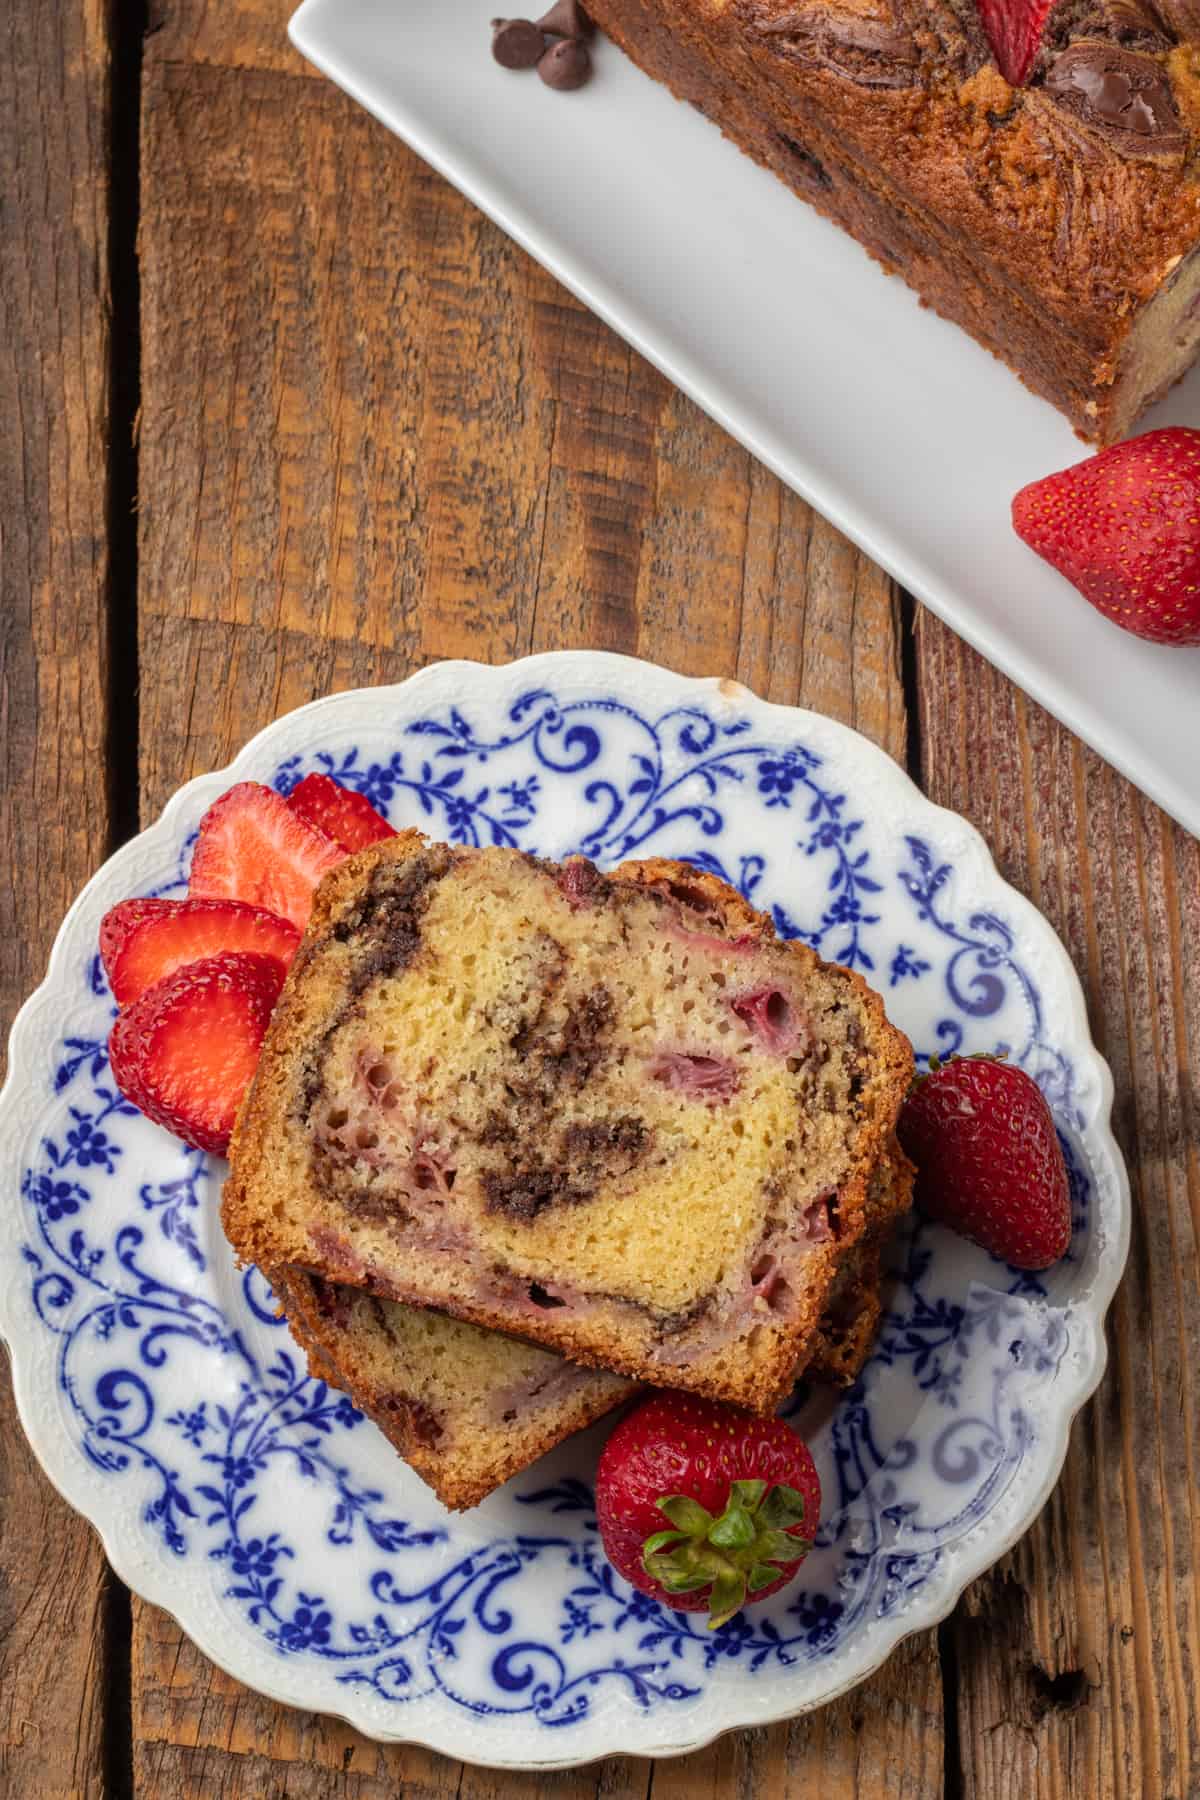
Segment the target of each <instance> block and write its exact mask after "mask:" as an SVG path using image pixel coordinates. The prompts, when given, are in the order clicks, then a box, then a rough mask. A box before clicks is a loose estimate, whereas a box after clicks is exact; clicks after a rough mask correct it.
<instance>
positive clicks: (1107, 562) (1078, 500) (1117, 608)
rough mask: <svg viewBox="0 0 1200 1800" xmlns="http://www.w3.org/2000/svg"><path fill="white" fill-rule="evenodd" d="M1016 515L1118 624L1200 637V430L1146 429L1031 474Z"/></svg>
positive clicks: (1187, 638) (1178, 637)
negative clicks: (1068, 464) (1036, 477)
mask: <svg viewBox="0 0 1200 1800" xmlns="http://www.w3.org/2000/svg"><path fill="white" fill-rule="evenodd" d="M1012 517H1013V526H1014V528H1015V530H1016V532H1017V535H1018V537H1021V538H1024V540H1025V542H1026V543H1027V544H1028V545H1029V547H1030V549H1031V550H1036V551H1037V553H1038V555H1039V556H1044V557H1045V559H1046V561H1047V562H1048V563H1052V564H1053V565H1054V567H1055V568H1056V569H1057V570H1058V571H1059V573H1060V574H1061V575H1065V576H1066V578H1067V580H1068V581H1071V582H1074V584H1075V586H1076V587H1077V588H1078V589H1079V591H1080V593H1081V594H1082V595H1083V597H1084V599H1085V600H1090V601H1091V603H1092V605H1093V606H1094V607H1096V608H1097V610H1098V611H1100V612H1102V613H1103V614H1104V616H1105V618H1106V619H1111V620H1112V622H1113V624H1114V625H1121V626H1124V628H1125V630H1126V631H1132V632H1133V633H1134V634H1135V636H1137V637H1144V638H1151V639H1153V641H1154V642H1155V643H1159V644H1200V431H1187V430H1185V429H1184V428H1183V427H1182V426H1172V427H1171V428H1170V429H1169V430H1167V431H1147V432H1145V433H1143V435H1142V436H1141V437H1135V438H1130V439H1129V441H1128V442H1127V443H1124V444H1114V445H1113V447H1112V449H1111V450H1101V452H1100V454H1099V455H1098V456H1092V457H1089V458H1088V459H1087V461H1086V462H1081V463H1076V464H1075V465H1074V467H1073V468H1070V469H1063V470H1062V471H1061V472H1060V473H1059V474H1057V475H1047V476H1046V477H1045V478H1044V479H1043V480H1042V481H1032V482H1030V484H1029V486H1028V487H1024V488H1022V489H1021V491H1020V493H1019V494H1018V495H1017V497H1016V499H1015V500H1014V501H1013V506H1012Z"/></svg>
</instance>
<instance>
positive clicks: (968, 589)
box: [291, 0, 1200, 834]
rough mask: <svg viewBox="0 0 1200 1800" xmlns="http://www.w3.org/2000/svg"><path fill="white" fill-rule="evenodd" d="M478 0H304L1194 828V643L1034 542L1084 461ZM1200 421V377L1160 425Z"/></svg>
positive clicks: (407, 103)
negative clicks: (549, 61) (1048, 494)
mask: <svg viewBox="0 0 1200 1800" xmlns="http://www.w3.org/2000/svg"><path fill="white" fill-rule="evenodd" d="M492 11H494V8H492V7H489V6H487V5H485V4H483V0H305V4H304V5H302V6H301V7H300V10H299V11H298V12H297V13H296V15H295V17H294V18H293V20H292V24H291V35H292V38H293V40H294V41H295V43H296V44H297V46H298V47H299V49H300V50H301V51H302V52H303V53H304V55H305V56H306V57H308V58H309V60H310V61H311V62H313V63H314V64H315V65H316V66H317V67H318V68H319V69H322V70H323V71H324V72H325V73H326V74H327V75H329V76H330V77H331V78H332V79H333V80H334V81H336V82H337V83H338V84H339V85H340V86H341V87H343V88H345V89H346V91H347V92H348V93H350V94H352V95H353V96H354V97H355V98H356V99H357V100H359V101H361V103H362V104H363V105H364V106H366V107H368V108H369V109H370V111H371V112H373V113H374V114H375V115H376V117H377V118H379V119H381V120H382V121H383V123H384V124H385V125H387V126H389V127H390V128H391V129H392V130H393V131H395V132H397V133H398V134H399V135H400V136H401V137H403V138H404V139H405V140H406V141H407V142H408V143H409V144H411V145H412V146H413V148H414V149H415V150H416V151H417V152H418V153H419V154H420V155H421V156H423V157H424V158H425V159H426V160H427V161H428V162H430V163H432V164H433V166H434V167H435V168H436V169H438V170H439V171H440V172H441V173H442V174H443V175H445V176H446V177H447V179H448V180H450V181H452V182H453V183H454V185H455V186H456V187H458V188H460V189H461V190H462V191H463V193H465V194H467V195H468V196H469V197H470V198H471V199H472V200H473V201H474V202H475V203H476V204H477V205H478V206H480V207H482V209H483V210H484V212H486V213H488V214H489V215H490V217H492V218H493V219H495V220H496V222H497V223H498V224H499V225H500V226H502V227H503V229H504V230H505V231H507V232H508V233H509V234H510V235H511V236H512V237H514V238H515V239H516V240H517V242H518V243H520V244H521V245H523V246H524V248H525V249H526V250H528V251H529V252H530V254H531V255H533V256H535V257H536V258H537V259H538V261H539V262H541V263H544V264H545V266H546V267H547V268H548V269H550V270H551V271H552V272H553V274H555V275H556V276H557V277H558V279H559V280H560V281H562V282H564V283H565V285H566V286H567V287H569V288H570V289H571V290H572V291H573V292H574V293H576V294H577V295H578V296H579V297H580V299H582V300H583V301H585V302H586V303H587V305H588V306H590V307H591V308H592V309H593V310H594V311H595V312H597V313H599V314H600V316H601V317H602V318H603V319H606V320H607V321H608V323H609V324H610V325H612V326H613V327H614V329H615V330H617V331H619V332H620V333H621V335H622V336H623V337H625V338H627V339H628V340H629V342H630V343H632V344H633V345H634V346H635V347H636V348H637V349H638V350H639V351H640V352H641V353H642V354H643V355H644V356H646V357H648V358H649V360H650V361H651V362H653V363H655V364H656V365H657V366H658V367H659V368H660V369H661V370H662V371H663V373H664V374H665V375H667V376H669V377H670V379H671V380H672V381H674V382H675V383H676V384H677V385H678V386H679V387H681V388H682V389H683V390H684V391H685V392H686V393H688V394H690V395H691V396H692V398H693V399H694V400H696V401H697V402H698V404H699V405H701V406H702V407H703V408H704V409H705V411H706V412H708V413H710V414H711V415H712V416H713V418H715V419H717V420H718V421H719V422H720V423H721V424H722V425H723V426H724V427H725V428H726V430H728V431H729V432H731V433H732V434H733V436H734V437H736V438H738V439H739V440H740V441H741V442H742V443H743V444H745V445H746V447H747V448H748V449H749V450H751V451H752V452H753V453H754V454H755V455H756V456H757V457H759V458H760V459H761V461H763V462H764V463H766V464H767V465H768V467H769V468H771V469H773V470H774V471H775V473H776V474H777V475H779V476H780V477H781V478H782V479H783V480H784V481H786V482H787V483H788V484H789V486H791V487H793V488H795V489H796V490H797V492H799V493H801V494H803V495H804V497H805V499H807V500H809V501H811V503H812V504H813V505H814V506H815V507H816V508H817V509H818V511H820V512H822V513H824V515H825V516H826V518H828V519H830V520H832V522H833V523H834V524H835V525H836V526H837V527H838V529H839V530H841V531H843V532H845V534H846V535H847V536H848V537H850V538H853V539H854V541H855V542H856V543H857V544H859V545H861V547H862V548H863V549H864V550H865V551H866V552H867V554H868V555H869V556H871V557H873V558H874V559H875V561H876V562H879V563H881V564H882V565H883V566H884V567H885V568H886V569H888V570H890V572H891V573H892V574H893V575H894V576H895V577H896V579H897V581H899V582H901V583H902V585H903V586H904V587H906V588H907V589H908V590H909V591H910V592H911V593H913V594H915V595H916V596H917V597H918V598H919V599H921V600H923V601H924V602H925V604H926V605H927V606H929V607H931V608H932V609H933V611H934V612H936V613H938V614H939V615H940V616H941V617H942V618H943V619H945V620H946V622H947V623H948V624H949V625H952V626H953V627H954V629H955V630H956V631H958V632H960V633H961V634H962V636H963V637H965V638H966V639H967V640H968V642H969V643H972V644H974V645H975V647H976V648H977V649H978V650H980V651H982V653H983V654H984V655H985V656H986V657H988V658H989V660H990V661H992V662H994V663H996V664H997V666H998V667H999V668H1001V669H1003V670H1004V671H1005V672H1006V673H1007V674H1009V675H1011V676H1012V678H1013V680H1014V681H1016V682H1018V683H1019V684H1020V685H1021V686H1022V687H1023V688H1025V689H1026V691H1027V692H1028V693H1030V694H1032V695H1033V697H1034V698H1035V699H1036V700H1039V701H1040V702H1041V703H1042V704H1043V705H1044V706H1046V707H1048V708H1049V709H1050V711H1051V712H1053V713H1055V714H1056V715H1057V716H1058V717H1059V718H1060V719H1062V720H1063V722H1064V723H1065V724H1067V725H1069V726H1070V727H1071V729H1072V730H1073V731H1076V732H1078V734H1079V735H1080V737H1082V738H1084V739H1086V741H1087V742H1088V743H1089V744H1091V745H1092V746H1093V747H1094V748H1095V749H1096V750H1098V751H1099V752H1100V754H1101V755H1102V756H1104V757H1106V758H1107V760H1108V761H1109V762H1111V763H1112V764H1113V765H1114V766H1115V767H1116V768H1118V769H1120V770H1121V772H1122V773H1123V774H1125V775H1127V776H1129V778H1130V779H1131V780H1132V781H1135V782H1136V783H1137V784H1138V786H1139V787H1142V788H1144V789H1145V791H1146V792H1147V793H1148V794H1150V795H1151V796H1152V798H1153V799H1155V800H1157V801H1158V803H1159V805H1160V806H1163V807H1165V808H1166V810H1167V811H1168V812H1170V813H1172V814H1173V815H1174V816H1175V818H1177V819H1178V820H1180V822H1181V823H1182V824H1184V825H1185V826H1187V828H1188V830H1189V831H1192V832H1195V833H1197V834H1200V756H1198V755H1197V752H1198V751H1200V648H1196V649H1186V650H1181V649H1172V648H1170V647H1164V646H1162V645H1155V644H1147V643H1143V642H1141V641H1139V640H1138V639H1136V638H1132V637H1130V636H1129V635H1128V634H1127V633H1124V632H1121V631H1119V630H1117V628H1116V627H1114V626H1112V625H1110V624H1108V623H1107V621H1105V620H1104V619H1102V618H1101V617H1100V616H1099V615H1098V614H1096V613H1094V612H1093V610H1092V609H1091V607H1089V606H1088V604H1087V603H1086V601H1084V600H1082V599H1081V598H1080V597H1079V596H1078V595H1077V594H1076V593H1075V592H1074V590H1073V589H1072V588H1070V587H1069V586H1068V585H1067V584H1066V583H1065V582H1064V581H1063V580H1062V579H1061V578H1060V577H1059V576H1058V575H1056V574H1055V573H1054V571H1053V570H1051V569H1050V568H1049V567H1048V566H1047V565H1045V564H1044V563H1042V562H1040V561H1039V559H1038V558H1037V557H1035V556H1034V555H1033V553H1032V552H1031V551H1029V550H1027V549H1026V548H1025V546H1024V545H1023V544H1022V543H1021V542H1020V541H1019V539H1018V538H1017V537H1016V536H1015V535H1014V533H1013V531H1012V529H1011V526H1010V523H1009V503H1010V500H1011V498H1012V496H1013V494H1014V493H1015V492H1016V491H1017V489H1018V488H1020V487H1022V486H1024V484H1025V483H1026V482H1027V481H1030V480H1033V479H1034V478H1035V477H1037V476H1040V475H1043V474H1048V473H1049V472H1050V471H1051V470H1053V469H1058V468H1062V467H1064V466H1065V465H1067V464H1068V463H1072V462H1078V461H1079V460H1080V458H1081V457H1082V456H1083V455H1085V454H1086V452H1085V449H1084V446H1083V445H1081V444H1080V443H1079V441H1078V439H1076V438H1075V437H1074V435H1073V434H1072V432H1071V429H1070V427H1069V426H1068V425H1067V424H1066V422H1065V420H1063V419H1062V418H1061V417H1060V416H1059V415H1058V414H1057V413H1056V412H1055V411H1054V410H1053V409H1052V408H1051V407H1050V406H1048V405H1047V404H1046V403H1045V402H1044V401H1041V400H1038V399H1036V398H1035V397H1034V396H1033V395H1032V394H1030V393H1028V392H1027V391H1026V389H1025V388H1023V387H1022V386H1021V384H1020V382H1019V381H1018V380H1017V379H1016V377H1015V376H1014V375H1012V374H1010V373H1009V371H1008V370H1007V369H1005V368H1004V367H1003V366H1002V365H1001V364H1000V363H998V362H997V361H996V360H995V359H994V358H993V357H991V356H990V355H989V354H988V353H987V351H985V350H982V349H980V348H979V346H978V345H976V344H975V343H973V342H972V341H971V339H970V338H968V337H967V336H965V334H964V333H962V332H961V331H959V330H957V329H956V327H954V326H953V325H949V324H947V323H946V322H945V321H944V320H941V319H938V318H937V317H935V316H934V314H932V313H930V312H926V311H924V310H923V309H922V308H921V307H920V306H919V305H918V303H917V300H916V298H915V296H914V295H913V294H912V293H911V292H910V291H909V289H908V288H906V287H905V286H904V284H903V283H902V282H900V281H898V280H895V279H893V278H890V277H888V276H886V275H884V274H883V272H882V271H881V270H880V269H879V268H878V267H877V266H876V265H875V264H874V263H873V262H871V260H870V259H869V257H868V256H867V255H866V254H865V252H864V251H862V250H860V249H859V248H858V246H857V245H856V244H855V243H853V242H852V241H851V240H850V239H849V238H848V237H846V236H845V235H844V234H843V233H842V232H840V231H839V230H838V229H837V228H836V227H835V226H833V225H830V224H828V223H827V222H826V221H825V220H823V219H821V218H819V217H818V216H817V214H816V213H814V212H812V211H811V209H810V208H809V207H807V206H805V205H804V204H803V202H801V201H800V200H798V199H797V198H796V197H795V196H794V195H793V194H792V193H791V192H790V191H789V190H788V189H786V188H785V187H784V186H783V184H782V183H781V182H779V181H778V180H776V178H775V177H774V176H772V175H770V174H768V173H766V172H765V171H763V170H761V169H759V168H758V167H756V166H755V165H754V164H753V163H751V162H750V160H749V159H748V158H747V157H744V156H742V155H740V154H739V153H738V152H737V150H735V149H734V148H733V146H732V145H731V144H729V143H728V142H726V140H725V139H723V138H722V137H721V135H720V133H719V132H718V131H717V130H716V128H715V127H714V126H712V125H711V124H709V123H708V122H707V121H706V120H705V119H703V118H702V117H701V116H700V115H699V114H698V113H696V112H694V111H693V110H692V109H691V108H689V107H686V106H681V105H679V104H678V103H677V102H676V101H675V100H673V99H672V97H671V95H670V94H669V93H668V92H667V91H666V90H665V89H664V88H661V87H659V86H658V85H657V84H656V83H654V82H652V81H650V80H649V79H648V78H647V77H646V76H644V75H642V74H641V73H640V71H639V70H637V69H636V68H635V67H634V66H633V65H632V64H631V63H629V62H628V61H627V60H626V58H625V57H624V56H622V55H621V54H620V52H619V51H617V50H616V48H615V47H614V46H613V45H611V44H607V43H605V42H603V41H601V42H599V43H598V45H597V48H596V65H597V66H596V75H595V78H594V80H593V81H592V82H591V84H590V85H589V86H588V87H586V88H584V89H583V90H581V91H580V92H579V93H575V94H559V93H554V92H552V91H551V90H549V89H548V88H546V87H545V86H544V84H543V83H542V82H540V81H539V80H538V79H537V77H536V75H534V74H533V73H532V72H526V73H525V74H523V75H515V74H510V73H507V72H505V71H504V70H502V69H500V68H498V67H497V65H496V64H495V63H494V62H493V61H492V58H491V54H490V31H489V23H488V22H489V17H490V14H491V12H492ZM1146 423H1147V425H1163V424H1191V425H1200V370H1197V371H1194V372H1193V374H1192V375H1191V376H1190V377H1189V379H1188V380H1187V381H1185V382H1184V383H1183V384H1182V385H1181V386H1180V387H1179V388H1177V389H1176V390H1175V392H1174V393H1173V394H1172V395H1171V396H1170V397H1169V399H1168V400H1167V401H1166V402H1165V403H1164V405H1162V406H1160V407H1159V408H1157V410H1156V411H1155V413H1154V414H1153V415H1152V416H1151V417H1150V418H1149V419H1148V420H1147V421H1146Z"/></svg>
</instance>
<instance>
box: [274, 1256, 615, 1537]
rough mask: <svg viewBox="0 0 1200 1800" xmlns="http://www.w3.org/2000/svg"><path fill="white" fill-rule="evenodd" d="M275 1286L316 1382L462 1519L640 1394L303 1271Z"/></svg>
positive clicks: (525, 1347) (289, 1273) (283, 1276)
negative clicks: (366, 1422) (372, 1428)
mask: <svg viewBox="0 0 1200 1800" xmlns="http://www.w3.org/2000/svg"><path fill="white" fill-rule="evenodd" d="M270 1280H271V1286H272V1287H273V1288H274V1290H275V1295H276V1298H277V1299H278V1301H279V1303H280V1305H281V1306H282V1307H283V1310H284V1312H285V1313H286V1314H287V1319H288V1324H289V1325H290V1326H291V1329H292V1334H293V1336H294V1337H295V1338H296V1339H297V1341H298V1342H299V1343H300V1344H301V1346H302V1347H303V1348H304V1350H305V1351H307V1353H308V1366H309V1369H310V1371H311V1373H312V1374H313V1375H315V1376H316V1377H317V1378H318V1379H319V1380H322V1381H327V1382H329V1384H330V1386H331V1387H337V1388H342V1389H344V1390H345V1392H346V1393H347V1394H349V1396H350V1398H351V1399H352V1400H353V1402H354V1404H355V1406H356V1407H357V1408H358V1409H359V1411H360V1412H364V1413H366V1414H367V1416H368V1418H371V1419H373V1420H374V1421H375V1423H376V1425H378V1427H379V1429H380V1430H381V1431H382V1432H383V1435H384V1436H385V1437H386V1438H388V1439H389V1440H390V1442H391V1443H392V1444H394V1445H395V1447H396V1449H397V1450H398V1451H399V1452H400V1454H401V1456H402V1457H403V1458H404V1460H405V1461H406V1462H407V1463H410V1464H411V1465H412V1467H413V1468H414V1469H415V1470H416V1471H417V1474H418V1475H420V1476H421V1478H422V1480H423V1481H427V1482H428V1483H429V1486H430V1487H431V1488H432V1489H433V1491H434V1493H435V1494H436V1495H437V1496H438V1499H439V1500H441V1501H442V1503H443V1505H445V1506H448V1507H449V1508H450V1509H451V1511H453V1512H457V1511H461V1510H462V1509H463V1508H465V1507H468V1506H477V1505H478V1504H479V1502H480V1501H481V1500H482V1499H483V1498H484V1496H485V1495H487V1494H490V1493H491V1492H492V1489H493V1488H497V1487H499V1486H500V1484H501V1482H504V1481H507V1480H508V1479H509V1477H510V1476H511V1475H515V1474H517V1472H518V1471H519V1470H521V1469H525V1468H528V1466H529V1464H530V1463H532V1462H536V1461H537V1459H538V1457H539V1456H544V1455H545V1454H546V1452H547V1451H548V1450H553V1448H554V1446H555V1445H556V1444H560V1443H561V1442H562V1440H563V1439H564V1438H566V1437H570V1435H571V1433H572V1432H574V1431H582V1429H583V1427H584V1426H585V1425H590V1424H591V1423H592V1421H593V1420H594V1419H598V1418H600V1417H601V1416H602V1414H604V1413H606V1412H610V1411H611V1410H612V1408H613V1407H614V1406H619V1405H620V1403H621V1401H622V1400H626V1399H628V1398H629V1396H630V1395H631V1394H633V1393H636V1391H637V1389H636V1387H635V1385H634V1384H633V1383H632V1382H629V1381H625V1380H623V1379H622V1377H621V1376H619V1375H609V1374H606V1373H605V1372H604V1371H603V1370H601V1369H585V1368H581V1367H580V1366H579V1364H578V1363H570V1362H566V1361H565V1360H564V1359H563V1357H561V1356H556V1355H555V1353H554V1352H553V1351H552V1350H542V1349H539V1348H538V1347H537V1345H535V1344H524V1343H519V1342H517V1340H516V1339H515V1338H507V1337H502V1336H501V1334H500V1333H499V1332H497V1331H484V1330H482V1329H481V1327H480V1326H478V1325H467V1324H465V1323H464V1322H463V1321H462V1320H461V1319H451V1318H448V1317H447V1316H446V1315H445V1314H444V1313H434V1312H426V1311H424V1310H423V1309H421V1308H419V1307H415V1306H404V1305H402V1304H401V1303H400V1302H399V1301H396V1300H381V1299H380V1298H379V1297H378V1295H376V1294H367V1293H364V1292H363V1290H362V1289H361V1288H349V1287H343V1286H340V1285H339V1284H337V1283H335V1282H329V1281H324V1280H323V1279H322V1278H321V1277H320V1276H319V1275H310V1274H307V1273H306V1272H305V1271H304V1270H303V1269H275V1270H273V1271H272V1272H271V1277H270Z"/></svg>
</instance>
